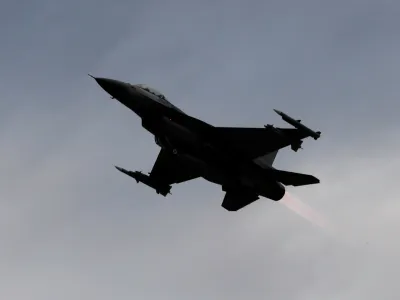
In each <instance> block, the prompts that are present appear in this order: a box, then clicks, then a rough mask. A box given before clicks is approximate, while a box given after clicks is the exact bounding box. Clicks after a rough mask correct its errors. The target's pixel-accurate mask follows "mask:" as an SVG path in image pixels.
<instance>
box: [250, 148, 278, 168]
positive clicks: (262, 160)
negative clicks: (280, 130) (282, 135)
mask: <svg viewBox="0 0 400 300" xmlns="http://www.w3.org/2000/svg"><path fill="white" fill-rule="evenodd" d="M278 151H279V150H276V151H274V152H270V153H267V154H265V155H263V156H259V157H257V158H256V159H254V162H255V163H256V164H257V165H259V166H260V167H263V168H268V167H272V164H273V163H274V161H275V158H276V155H277V154H278Z"/></svg>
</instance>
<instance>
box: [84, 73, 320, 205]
mask: <svg viewBox="0 0 400 300" xmlns="http://www.w3.org/2000/svg"><path fill="white" fill-rule="evenodd" d="M89 75H90V74H89ZM90 76H91V77H93V78H94V79H95V80H96V82H97V83H98V84H99V85H100V87H102V88H103V89H104V90H105V91H106V92H107V93H108V94H109V95H110V97H111V98H112V99H115V100H117V101H119V102H120V103H121V104H123V105H124V106H126V107H127V108H129V109H130V110H131V111H133V112H134V113H136V114H137V115H138V116H139V117H140V118H141V121H142V126H143V128H145V129H146V130H147V131H149V132H150V133H151V134H152V135H153V136H154V139H155V143H156V144H157V145H158V146H160V147H161V149H160V152H159V154H158V157H157V159H156V161H155V164H154V166H153V168H152V170H151V172H150V173H148V175H147V174H144V173H142V172H138V171H135V172H132V171H128V170H125V169H123V168H120V167H118V166H116V168H117V169H118V170H119V171H120V172H122V173H124V174H126V175H128V176H130V177H132V178H133V179H135V180H136V181H137V182H142V183H144V184H145V185H147V186H149V187H151V188H153V189H154V190H155V191H156V192H157V193H158V194H160V195H162V196H164V197H165V196H167V195H168V194H170V193H171V187H172V185H173V184H179V183H182V182H186V181H189V180H193V179H196V178H201V177H202V178H204V179H205V180H207V181H209V182H212V183H215V184H218V185H220V186H221V188H222V190H223V191H224V192H225V196H224V199H223V201H222V205H221V206H222V207H223V208H224V209H226V210H228V211H238V210H240V209H242V208H243V207H245V206H247V205H249V204H250V203H253V202H254V201H256V200H258V199H259V198H260V196H261V197H265V198H268V199H271V200H273V201H279V200H281V199H282V198H283V196H284V194H285V186H302V185H310V184H316V183H319V182H320V181H319V179H317V178H315V177H314V176H312V175H307V174H300V173H294V172H288V171H283V170H278V169H275V168H274V167H273V166H272V165H273V162H274V160H275V158H276V155H277V153H278V151H279V150H280V149H282V148H285V147H287V146H291V148H292V150H293V151H298V150H299V149H300V148H301V145H302V142H303V141H302V140H303V139H305V138H307V137H313V138H314V139H318V138H319V137H320V135H321V132H315V131H313V130H311V129H310V128H308V127H306V126H305V125H303V124H302V123H300V120H295V119H293V118H291V117H289V116H288V115H287V114H285V113H283V112H281V111H278V110H275V112H276V113H278V114H279V115H280V116H281V117H282V119H283V120H285V121H286V122H288V123H289V124H291V125H293V126H294V127H295V128H278V127H274V126H273V125H264V127H261V128H250V127H248V128H243V127H218V126H213V125H211V124H208V123H206V122H204V121H202V120H200V119H197V118H195V117H193V116H190V115H189V114H187V113H185V112H183V111H182V110H181V109H179V108H178V107H176V106H175V105H173V104H172V103H171V102H170V101H169V100H167V98H166V97H165V95H163V94H162V93H161V92H159V91H158V90H156V89H154V88H151V87H149V86H147V85H145V84H130V83H129V82H123V81H119V80H115V79H108V78H99V77H94V76H92V75H90Z"/></svg>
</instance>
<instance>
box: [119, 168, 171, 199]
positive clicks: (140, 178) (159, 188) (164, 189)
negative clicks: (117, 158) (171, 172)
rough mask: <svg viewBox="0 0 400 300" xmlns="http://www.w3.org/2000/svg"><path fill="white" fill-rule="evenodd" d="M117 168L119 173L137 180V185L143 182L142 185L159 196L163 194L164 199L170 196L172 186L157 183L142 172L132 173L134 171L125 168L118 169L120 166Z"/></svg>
mask: <svg viewBox="0 0 400 300" xmlns="http://www.w3.org/2000/svg"><path fill="white" fill-rule="evenodd" d="M115 168H116V169H117V170H118V171H120V172H122V173H124V174H126V175H128V176H130V177H132V178H133V179H135V180H136V182H137V183H139V182H141V183H144V184H145V185H147V186H149V187H151V188H153V189H155V190H156V192H157V194H161V195H163V196H164V197H165V196H166V195H167V194H170V191H171V186H170V185H167V184H162V183H159V182H156V181H155V180H154V179H153V178H151V177H150V176H148V175H146V174H143V173H142V172H139V171H135V172H132V171H128V170H125V169H124V168H121V167H118V166H115Z"/></svg>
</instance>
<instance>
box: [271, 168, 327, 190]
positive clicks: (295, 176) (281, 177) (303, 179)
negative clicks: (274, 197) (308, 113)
mask: <svg viewBox="0 0 400 300" xmlns="http://www.w3.org/2000/svg"><path fill="white" fill-rule="evenodd" d="M268 172H269V173H270V174H271V175H272V176H273V177H274V178H275V179H276V180H277V181H279V182H280V183H282V184H284V185H293V186H300V185H309V184H316V183H319V182H320V181H319V179H318V178H316V177H314V176H312V175H308V174H301V173H295V172H288V171H282V170H276V169H271V170H268Z"/></svg>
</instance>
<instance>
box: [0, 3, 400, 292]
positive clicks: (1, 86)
mask: <svg viewBox="0 0 400 300" xmlns="http://www.w3.org/2000/svg"><path fill="white" fill-rule="evenodd" d="M0 4H1V9H0V37H1V41H2V42H1V47H0V90H1V101H0V125H1V126H0V155H1V157H2V160H1V162H0V225H1V226H0V238H1V247H0V264H1V269H0V297H1V298H2V299H3V298H4V299H15V300H19V299H24V300H25V299H42V300H44V299H61V300H63V299H99V300H103V299H151V300H153V299H194V300H196V299H269V298H273V299H283V300H286V299H398V294H399V292H400V287H399V285H398V278H399V276H400V271H399V267H400V265H399V255H398V253H399V251H400V242H399V238H398V228H399V226H400V218H399V216H400V204H399V199H398V198H399V197H398V194H399V190H398V180H399V179H400V176H399V175H398V173H399V170H400V156H399V150H400V142H399V141H398V136H399V135H398V132H399V129H400V121H399V119H398V115H399V108H400V105H399V103H400V102H399V96H400V88H399V84H398V80H399V78H400V77H399V75H400V71H399V70H400V56H399V53H400V33H399V28H400V18H399V13H400V5H399V4H398V3H396V2H395V1H382V0H379V1H378V0H374V1H372V0H371V1H361V0H358V1H355V0H335V1H308V0H306V1H260V0H258V1H236V0H235V1H233V0H231V1H222V0H221V1H183V0H180V1H178V0H174V1H165V2H164V1H151V0H149V1H142V2H140V3H139V2H136V1H123V0H119V1H112V2H110V1H93V0H86V1H77V0H71V1H60V0H52V1H46V0H38V1H22V0H21V1H16V2H15V1H10V0H3V1H2V2H1V3H0ZM87 73H92V74H94V75H97V76H104V77H111V78H116V79H121V80H125V81H129V82H132V83H147V84H149V85H151V86H154V87H156V88H157V89H159V90H161V91H163V92H164V93H165V95H166V96H167V97H168V98H169V99H170V101H171V102H173V103H174V104H176V105H177V106H179V107H180V108H182V109H183V110H184V111H186V112H187V113H190V114H192V115H194V116H196V117H199V118H201V119H203V120H205V121H207V122H210V123H212V124H214V125H221V126H262V125H264V124H266V123H274V124H275V125H279V126H285V124H284V123H283V121H282V120H281V119H280V118H279V117H278V116H277V115H275V114H274V112H273V111H272V109H273V108H276V109H280V110H282V111H284V112H287V113H288V114H290V115H292V116H293V117H296V118H301V119H303V121H304V122H305V123H306V124H307V125H309V126H310V127H312V128H315V129H318V130H321V131H322V133H323V137H322V138H321V139H320V140H319V141H318V142H315V141H314V140H312V139H311V140H306V141H305V142H304V148H305V149H304V150H303V151H301V152H298V153H294V152H292V151H291V150H283V151H282V152H280V153H279V154H278V157H277V160H276V166H277V167H279V168H282V169H286V170H293V171H297V172H303V173H310V174H314V175H315V176H317V177H319V178H320V179H321V184H320V185H317V186H310V187H303V188H297V189H293V188H289V191H290V192H291V194H292V195H293V196H294V197H296V198H298V199H300V200H301V201H303V202H304V203H307V205H309V206H311V207H313V208H314V209H315V210H316V211H319V213H320V215H322V216H323V217H324V221H325V222H329V224H330V225H329V226H327V227H325V228H320V227H318V226H316V225H313V224H312V223H311V222H309V221H306V220H304V219H303V218H301V217H300V216H298V215H296V214H295V213H294V212H292V211H290V210H288V209H287V208H286V207H285V206H284V205H282V204H281V203H274V202H270V201H267V200H260V201H258V202H256V203H254V204H252V205H251V206H249V207H247V208H246V209H244V210H242V211H240V212H238V213H229V212H227V211H225V210H224V209H222V208H221V207H220V205H221V202H222V198H223V192H222V191H221V189H220V187H218V186H215V185H212V184H209V183H207V182H205V181H204V180H195V181H191V182H188V183H185V184H182V185H179V186H175V187H174V188H173V190H172V192H173V195H172V196H170V197H168V198H167V199H164V198H162V197H161V198H160V197H158V196H157V195H156V194H155V193H154V191H152V190H151V189H149V188H147V187H146V186H143V185H136V183H135V182H134V181H132V180H130V179H129V178H128V177H126V176H123V175H122V174H120V173H118V172H117V171H116V170H115V169H114V168H113V165H114V164H116V165H120V166H122V167H125V168H128V169H132V170H136V169H138V170H144V171H150V170H151V167H152V165H153V163H154V160H155V158H156V155H157V153H158V151H159V149H158V147H157V146H156V145H155V144H154V140H153V137H151V136H150V135H149V134H147V132H145V131H144V130H143V129H142V128H141V125H140V120H139V118H138V117H137V116H135V115H134V114H133V113H131V112H130V111H129V110H128V109H126V108H125V107H123V106H122V105H120V104H119V103H117V102H114V101H111V100H110V99H109V98H108V96H107V95H106V93H105V92H104V91H102V90H101V88H100V87H99V86H98V85H97V84H96V83H95V82H94V81H93V80H91V79H90V78H89V77H88V76H87V75H86V74H87ZM314 219H315V218H314Z"/></svg>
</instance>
